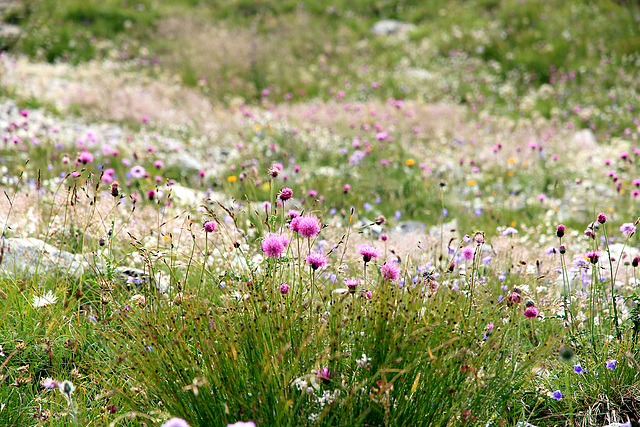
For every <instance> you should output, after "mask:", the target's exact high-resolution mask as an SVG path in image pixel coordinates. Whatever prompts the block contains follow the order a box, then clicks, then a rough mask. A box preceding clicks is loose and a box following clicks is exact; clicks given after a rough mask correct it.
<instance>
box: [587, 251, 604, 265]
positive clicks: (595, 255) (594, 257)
mask: <svg viewBox="0 0 640 427" xmlns="http://www.w3.org/2000/svg"><path fill="white" fill-rule="evenodd" d="M584 257H585V258H586V259H588V260H589V262H590V263H591V264H597V263H598V260H599V259H600V252H598V251H587V252H586V253H585V254H584Z"/></svg>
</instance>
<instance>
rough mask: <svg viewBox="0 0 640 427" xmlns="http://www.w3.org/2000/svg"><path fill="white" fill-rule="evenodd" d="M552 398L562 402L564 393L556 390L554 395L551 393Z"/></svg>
mask: <svg viewBox="0 0 640 427" xmlns="http://www.w3.org/2000/svg"><path fill="white" fill-rule="evenodd" d="M551 398H552V399H555V400H560V399H562V393H560V390H556V391H554V392H553V393H551Z"/></svg>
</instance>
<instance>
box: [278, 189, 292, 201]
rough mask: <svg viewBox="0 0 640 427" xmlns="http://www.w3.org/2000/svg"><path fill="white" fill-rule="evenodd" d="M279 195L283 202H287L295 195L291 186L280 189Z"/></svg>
mask: <svg viewBox="0 0 640 427" xmlns="http://www.w3.org/2000/svg"><path fill="white" fill-rule="evenodd" d="M278 197H279V198H280V200H282V201H283V202H286V201H287V200H289V199H291V198H292V197H293V190H292V189H291V188H289V187H284V188H283V189H282V190H280V194H279V195H278Z"/></svg>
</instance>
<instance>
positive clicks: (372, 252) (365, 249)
mask: <svg viewBox="0 0 640 427" xmlns="http://www.w3.org/2000/svg"><path fill="white" fill-rule="evenodd" d="M358 253H360V255H362V259H363V260H364V262H365V264H366V263H368V262H369V261H371V259H372V258H378V256H380V250H378V248H376V247H375V246H373V245H360V247H358Z"/></svg>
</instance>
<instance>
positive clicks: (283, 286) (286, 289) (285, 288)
mask: <svg viewBox="0 0 640 427" xmlns="http://www.w3.org/2000/svg"><path fill="white" fill-rule="evenodd" d="M289 289H291V286H289V285H287V284H286V283H283V284H281V285H280V293H281V294H282V295H283V296H284V295H286V294H288V293H289Z"/></svg>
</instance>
